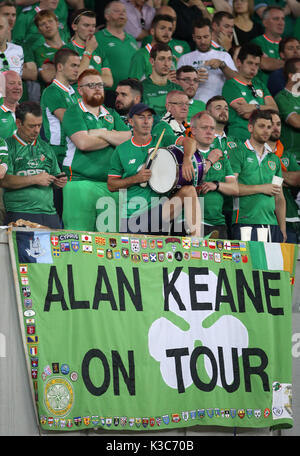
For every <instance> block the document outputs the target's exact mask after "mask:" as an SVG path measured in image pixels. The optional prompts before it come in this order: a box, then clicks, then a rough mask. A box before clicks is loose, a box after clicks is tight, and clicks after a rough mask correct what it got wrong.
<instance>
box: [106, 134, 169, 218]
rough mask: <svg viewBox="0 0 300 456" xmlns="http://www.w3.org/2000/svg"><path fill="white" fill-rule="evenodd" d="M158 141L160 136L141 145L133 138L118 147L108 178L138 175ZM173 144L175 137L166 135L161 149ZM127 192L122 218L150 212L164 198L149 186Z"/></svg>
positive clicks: (130, 189)
mask: <svg viewBox="0 0 300 456" xmlns="http://www.w3.org/2000/svg"><path fill="white" fill-rule="evenodd" d="M157 141H158V136H153V137H152V138H151V140H150V141H149V142H148V143H147V144H143V145H139V144H136V143H135V142H134V137H133V138H131V139H130V140H129V141H125V142H124V143H123V144H120V145H119V146H117V147H116V149H115V151H114V153H113V155H112V157H111V162H110V169H109V173H108V176H111V177H121V178H122V179H125V178H126V177H130V176H134V175H135V174H137V172H138V169H139V168H140V167H141V166H142V165H143V164H144V163H145V162H146V160H147V158H148V150H149V149H150V148H151V147H155V145H156V143H157ZM171 144H174V138H173V136H167V135H164V136H163V138H162V140H161V144H160V147H167V146H170V145H171ZM126 190H127V191H126V198H124V199H123V203H122V212H121V214H122V215H121V217H122V218H129V217H131V216H132V215H134V216H137V215H139V214H142V213H144V212H146V211H148V210H149V209H150V208H151V207H155V206H156V205H157V204H158V203H159V197H160V196H162V195H158V194H157V193H156V192H155V191H154V190H152V188H151V187H150V186H149V185H147V186H146V187H141V186H140V185H139V184H135V185H131V186H130V187H128V188H127V189H126ZM137 207H138V208H139V209H138V210H137Z"/></svg>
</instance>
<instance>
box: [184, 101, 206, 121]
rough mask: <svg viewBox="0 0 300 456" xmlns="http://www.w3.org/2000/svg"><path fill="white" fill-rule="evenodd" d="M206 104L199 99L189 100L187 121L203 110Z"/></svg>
mask: <svg viewBox="0 0 300 456" xmlns="http://www.w3.org/2000/svg"><path fill="white" fill-rule="evenodd" d="M205 110H206V105H205V103H204V101H201V100H194V99H193V100H190V106H189V112H188V116H187V119H186V120H187V121H188V122H190V120H191V118H192V117H193V116H194V115H195V114H197V113H198V112H201V111H205Z"/></svg>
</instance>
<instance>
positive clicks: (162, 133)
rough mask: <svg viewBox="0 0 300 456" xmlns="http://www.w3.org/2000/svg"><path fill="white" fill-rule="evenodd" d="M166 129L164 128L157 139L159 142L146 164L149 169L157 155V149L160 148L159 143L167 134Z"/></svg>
mask: <svg viewBox="0 0 300 456" xmlns="http://www.w3.org/2000/svg"><path fill="white" fill-rule="evenodd" d="M165 131H166V129H165V128H164V129H163V131H162V132H161V135H160V137H159V138H158V141H157V143H156V146H155V148H154V151H153V152H152V154H151V155H150V158H149V162H148V164H147V166H146V169H149V168H150V166H151V163H152V162H153V159H154V158H155V155H156V154H157V150H158V148H159V145H160V143H161V140H162V138H163V135H164V134H165Z"/></svg>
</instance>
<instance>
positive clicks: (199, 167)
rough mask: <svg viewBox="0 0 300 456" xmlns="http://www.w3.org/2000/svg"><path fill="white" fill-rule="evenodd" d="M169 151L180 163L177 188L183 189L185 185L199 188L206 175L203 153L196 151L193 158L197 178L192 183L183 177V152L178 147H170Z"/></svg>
mask: <svg viewBox="0 0 300 456" xmlns="http://www.w3.org/2000/svg"><path fill="white" fill-rule="evenodd" d="M168 150H169V151H170V152H172V154H173V155H174V156H175V157H176V161H177V163H178V181H177V183H176V186H175V187H176V188H181V187H183V186H184V185H194V187H198V186H199V185H201V182H202V178H203V174H204V158H203V156H202V154H201V152H200V151H199V150H196V152H195V153H194V155H193V157H192V164H193V167H194V171H195V176H194V178H193V179H192V180H191V181H187V180H185V179H184V178H183V177H182V164H183V150H182V149H180V148H179V147H177V146H169V147H168Z"/></svg>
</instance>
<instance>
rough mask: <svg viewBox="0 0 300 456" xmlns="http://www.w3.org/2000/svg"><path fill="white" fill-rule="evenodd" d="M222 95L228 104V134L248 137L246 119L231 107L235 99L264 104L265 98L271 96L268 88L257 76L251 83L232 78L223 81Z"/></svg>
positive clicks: (243, 139) (242, 139) (242, 138)
mask: <svg viewBox="0 0 300 456" xmlns="http://www.w3.org/2000/svg"><path fill="white" fill-rule="evenodd" d="M222 95H223V97H224V98H225V99H226V101H227V103H228V106H229V123H228V135H230V136H233V137H235V138H239V139H240V140H241V141H245V140H246V139H249V138H250V133H249V131H248V119H244V118H243V117H241V116H240V115H239V114H238V113H237V112H236V110H235V109H234V108H233V107H232V103H234V102H235V101H239V100H240V101H245V102H246V103H248V104H254V105H260V106H262V105H265V102H266V98H267V97H271V94H270V92H269V89H268V88H267V87H266V86H265V84H264V83H263V82H261V81H260V79H258V78H254V79H253V80H252V85H249V84H246V83H244V82H242V81H240V80H239V79H238V78H232V79H229V80H227V81H226V82H225V84H224V86H223V90H222Z"/></svg>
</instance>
